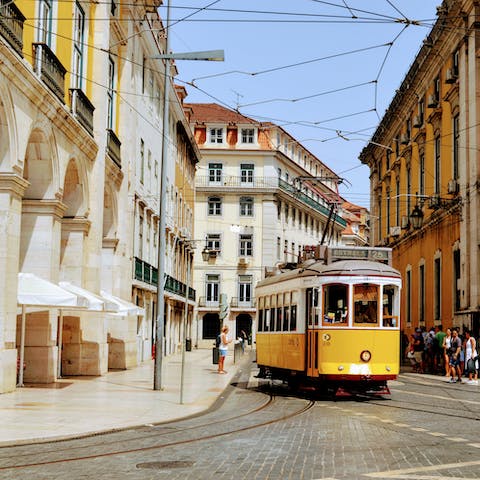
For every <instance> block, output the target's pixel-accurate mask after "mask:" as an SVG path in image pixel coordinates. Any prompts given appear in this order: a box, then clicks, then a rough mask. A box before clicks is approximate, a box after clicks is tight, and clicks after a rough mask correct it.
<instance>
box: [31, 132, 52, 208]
mask: <svg viewBox="0 0 480 480" xmlns="http://www.w3.org/2000/svg"><path fill="white" fill-rule="evenodd" d="M52 140H53V137H52V136H48V135H47V134H46V133H45V131H44V130H43V129H41V128H38V127H37V128H34V129H33V130H32V132H31V133H30V137H29V139H28V143H27V149H26V152H25V163H24V170H23V177H24V178H25V180H28V182H30V186H29V187H28V188H27V190H26V192H25V196H24V199H27V200H46V199H52V198H55V196H56V195H55V193H56V192H57V191H58V185H55V183H57V182H58V162H57V156H56V148H55V146H54V143H53V141H52ZM55 179H57V180H55Z"/></svg>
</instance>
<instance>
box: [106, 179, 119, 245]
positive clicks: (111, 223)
mask: <svg viewBox="0 0 480 480" xmlns="http://www.w3.org/2000/svg"><path fill="white" fill-rule="evenodd" d="M116 237H117V201H116V196H115V193H114V192H113V190H112V188H111V187H110V186H109V185H105V190H104V193H103V238H108V239H114V238H116Z"/></svg>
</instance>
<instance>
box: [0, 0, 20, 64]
mask: <svg viewBox="0 0 480 480" xmlns="http://www.w3.org/2000/svg"><path fill="white" fill-rule="evenodd" d="M24 21H25V17H24V16H23V15H22V12H20V10H19V9H18V7H17V6H16V5H15V4H14V3H11V1H10V0H0V35H2V37H4V38H5V40H6V41H7V42H8V43H9V44H10V45H11V47H12V48H13V49H14V50H15V51H16V52H17V53H18V54H19V55H20V56H21V57H23V53H22V50H23V22H24Z"/></svg>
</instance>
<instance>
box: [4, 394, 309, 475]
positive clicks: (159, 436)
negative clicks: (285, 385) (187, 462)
mask: <svg viewBox="0 0 480 480" xmlns="http://www.w3.org/2000/svg"><path fill="white" fill-rule="evenodd" d="M314 405H315V401H314V400H305V399H295V401H293V402H292V399H291V398H289V399H288V402H287V401H286V399H285V398H283V397H276V396H274V395H269V397H268V399H267V400H266V401H265V402H264V403H263V404H261V405H260V406H257V407H256V408H254V409H251V410H249V411H244V412H242V413H240V414H238V415H230V416H225V417H222V418H218V415H214V414H212V413H207V414H205V416H199V417H197V418H199V419H203V417H205V418H204V420H205V421H203V422H200V423H198V424H195V425H188V422H187V426H185V427H178V426H177V427H176V425H181V424H182V423H186V422H185V420H180V421H178V422H170V423H167V424H159V425H153V426H152V427H151V428H150V430H146V429H145V427H143V428H142V429H141V431H142V432H143V433H139V432H138V430H129V431H128V432H123V434H122V435H121V438H118V439H116V440H111V441H108V440H107V441H106V442H105V441H101V442H94V443H88V442H87V443H86V444H84V445H82V444H81V443H82V441H85V439H79V440H67V441H63V442H57V443H56V448H51V444H49V443H44V444H39V445H29V446H28V455H26V453H25V451H23V452H21V453H16V450H14V451H12V448H13V449H16V447H4V448H2V449H0V454H1V452H2V450H6V449H9V450H10V451H9V452H8V454H7V455H0V472H5V471H9V470H10V471H15V470H18V469H24V468H36V467H42V466H46V465H54V464H60V463H68V462H77V461H88V460H95V459H100V458H104V457H113V456H118V455H128V454H136V453H142V452H148V451H154V450H160V449H164V448H168V447H175V446H178V445H185V444H189V443H194V442H201V441H208V440H211V439H214V438H218V437H222V436H228V435H234V434H238V433H242V432H245V431H249V430H254V429H257V428H262V427H265V426H268V425H272V424H274V423H279V422H284V421H287V420H289V419H292V418H294V417H296V416H299V415H302V414H304V413H305V412H307V411H308V410H310V409H311V408H312V407H313V406H314ZM279 413H280V415H279ZM232 426H233V427H232ZM130 433H131V434H132V435H130ZM109 435H111V434H106V435H105V436H103V435H97V436H96V437H95V438H100V437H103V439H105V437H108V436H109ZM60 444H64V445H60ZM45 446H48V447H50V448H49V449H47V450H46V449H45ZM42 447H43V448H42Z"/></svg>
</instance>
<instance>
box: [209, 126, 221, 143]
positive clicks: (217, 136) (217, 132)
mask: <svg viewBox="0 0 480 480" xmlns="http://www.w3.org/2000/svg"><path fill="white" fill-rule="evenodd" d="M209 134H210V143H223V128H211V129H210V130H209Z"/></svg>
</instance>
